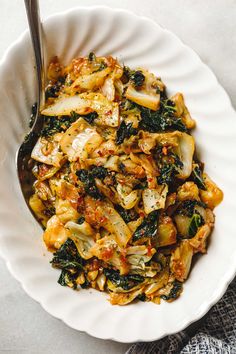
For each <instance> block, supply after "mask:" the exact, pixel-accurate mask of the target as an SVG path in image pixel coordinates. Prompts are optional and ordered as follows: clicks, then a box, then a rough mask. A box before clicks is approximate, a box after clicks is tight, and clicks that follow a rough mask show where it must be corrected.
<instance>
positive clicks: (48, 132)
mask: <svg viewBox="0 0 236 354" xmlns="http://www.w3.org/2000/svg"><path fill="white" fill-rule="evenodd" d="M42 118H44V122H45V124H44V127H43V129H42V131H41V136H43V137H45V138H48V137H50V136H52V135H54V134H56V133H60V132H63V131H65V130H66V129H68V128H69V127H70V126H71V124H72V123H74V122H75V120H76V119H77V118H76V117H75V115H73V114H71V115H70V116H61V117H56V116H53V117H49V116H42Z"/></svg>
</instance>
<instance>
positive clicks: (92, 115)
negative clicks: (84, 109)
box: [70, 111, 98, 124]
mask: <svg viewBox="0 0 236 354" xmlns="http://www.w3.org/2000/svg"><path fill="white" fill-rule="evenodd" d="M70 115H71V116H72V117H73V118H74V121H76V120H77V119H79V118H80V117H81V118H83V119H84V120H86V122H88V123H89V124H92V123H93V122H94V120H95V119H96V118H97V117H98V114H97V112H91V113H89V114H86V115H81V114H78V113H76V112H74V111H72V112H71V113H70Z"/></svg>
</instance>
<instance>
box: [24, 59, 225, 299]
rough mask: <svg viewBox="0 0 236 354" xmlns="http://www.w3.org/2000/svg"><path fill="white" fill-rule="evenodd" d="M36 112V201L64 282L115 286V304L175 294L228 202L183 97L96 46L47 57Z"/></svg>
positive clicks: (111, 293)
mask: <svg viewBox="0 0 236 354" xmlns="http://www.w3.org/2000/svg"><path fill="white" fill-rule="evenodd" d="M34 110H35V107H34ZM41 114H42V117H43V119H44V127H43V129H42V131H41V136H40V137H39V139H38V141H37V143H36V145H35V147H34V149H33V151H32V161H33V169H32V173H33V174H34V176H35V182H34V186H33V187H34V194H33V195H32V196H31V198H30V206H31V208H32V210H33V212H34V214H35V216H36V217H37V219H38V220H39V221H40V222H41V224H42V225H43V227H44V228H45V231H44V234H43V240H44V242H45V244H46V246H47V248H48V250H49V251H52V252H53V258H52V261H51V264H52V266H53V267H55V268H59V269H61V275H60V277H59V280H58V282H59V283H60V284H61V285H63V286H65V285H67V286H69V287H71V288H73V289H79V288H80V287H81V288H90V287H91V288H94V289H97V290H100V291H105V292H108V293H109V296H110V302H111V304H114V305H115V304H117V305H126V304H129V303H130V302H132V301H134V300H140V301H153V302H155V303H157V304H159V303H160V301H161V299H164V300H166V301H173V300H175V299H176V298H177V297H178V296H179V295H180V294H181V292H182V285H183V282H184V281H185V280H186V279H187V278H188V275H189V272H190V269H191V265H192V260H193V257H194V255H195V254H197V253H205V252H206V250H207V243H208V239H209V237H210V234H211V231H212V228H213V226H214V214H213V209H214V208H215V207H216V206H217V205H218V204H219V203H220V202H221V200H222V198H223V193H222V191H221V190H220V189H219V188H218V187H217V185H216V184H215V183H214V182H213V181H212V180H211V179H210V177H209V176H208V175H207V174H206V173H205V172H204V165H203V163H202V162H201V161H199V159H198V158H197V154H196V150H195V142H194V138H193V136H192V135H191V133H190V131H191V129H193V128H194V127H195V121H194V120H193V119H192V117H191V115H190V113H189V111H188V109H187V107H186V106H185V102H184V97H183V95H182V94H181V93H177V94H175V95H174V96H172V97H170V98H169V97H168V96H167V93H166V88H165V85H164V83H163V82H162V81H161V79H160V78H159V77H156V76H155V75H154V74H152V73H149V72H148V71H147V70H146V69H143V68H137V69H136V70H131V69H130V68H128V67H126V66H122V65H121V64H120V63H119V62H118V61H117V60H116V59H114V58H112V57H111V56H108V57H96V56H95V54H94V53H90V54H89V56H88V57H86V58H77V59H73V60H72V62H71V63H70V64H69V65H68V66H66V67H64V66H62V65H61V64H60V63H59V61H58V59H57V58H54V59H53V60H52V62H51V63H50V65H49V69H48V86H47V88H46V105H45V107H44V108H43V110H42V111H41Z"/></svg>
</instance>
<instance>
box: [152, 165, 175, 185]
mask: <svg viewBox="0 0 236 354" xmlns="http://www.w3.org/2000/svg"><path fill="white" fill-rule="evenodd" d="M177 173H179V171H178V170H177V169H176V166H175V165H172V164H165V165H164V166H163V167H162V168H161V169H160V176H158V177H157V182H158V184H168V185H169V184H171V183H173V181H174V178H175V176H176V174H177Z"/></svg>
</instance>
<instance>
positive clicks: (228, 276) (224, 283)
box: [0, 6, 236, 343]
mask: <svg viewBox="0 0 236 354" xmlns="http://www.w3.org/2000/svg"><path fill="white" fill-rule="evenodd" d="M78 10H87V11H92V12H93V11H97V10H104V11H110V12H120V13H123V14H127V15H129V16H132V17H135V18H136V19H137V20H140V19H142V20H145V21H148V22H149V23H150V22H151V23H152V24H153V25H155V26H156V27H157V28H159V29H160V28H161V30H162V31H165V32H166V33H168V35H170V36H172V37H173V38H174V39H175V40H176V41H178V44H179V45H180V46H182V47H183V48H185V49H187V50H190V51H191V52H192V53H194V56H195V57H196V59H198V60H199V64H200V65H201V66H204V67H205V68H206V69H207V71H208V73H209V74H211V76H212V78H214V80H215V84H216V85H217V86H218V87H217V89H218V90H221V91H222V93H223V94H224V96H225V97H224V98H225V99H227V100H228V105H229V107H228V108H229V109H230V110H231V113H232V114H234V115H235V118H236V113H235V111H234V109H233V106H232V104H231V101H230V98H229V96H228V94H227V93H226V91H225V89H224V88H223V87H222V86H221V85H220V84H219V82H218V80H217V78H216V76H215V74H214V73H213V72H212V70H211V69H210V68H209V67H208V66H207V65H206V64H205V63H203V62H202V60H201V59H200V57H199V56H198V54H197V53H196V52H195V51H194V50H193V49H192V48H190V47H189V46H187V45H185V44H184V43H183V42H182V40H180V39H179V37H177V36H176V35H175V34H174V33H172V32H171V31H169V30H167V29H165V28H163V27H162V26H160V25H159V24H158V23H157V22H155V21H154V20H152V19H150V18H148V17H145V16H139V15H137V14H135V13H133V12H131V11H129V10H125V9H121V8H110V7H107V6H77V7H73V8H70V9H68V10H66V11H60V12H57V13H55V14H53V15H50V16H48V17H46V18H45V20H44V23H45V22H49V21H51V20H57V18H58V17H61V16H62V17H63V16H67V15H70V14H71V13H73V12H74V11H78ZM28 36H29V31H28V30H25V31H24V32H23V33H22V34H21V35H20V36H19V37H18V39H17V40H15V41H14V42H13V43H12V44H11V45H10V46H9V47H8V48H7V50H6V51H5V53H4V55H3V56H2V58H1V60H0V73H1V72H2V71H3V70H4V65H5V63H6V62H7V60H8V57H9V56H11V54H12V52H13V50H14V49H15V48H16V47H17V46H19V47H20V46H21V45H22V44H24V43H25V42H26V41H27V39H28V38H27V37H28ZM0 238H1V235H0ZM235 254H236V252H235ZM0 255H1V257H2V258H3V259H4V260H5V262H6V265H7V268H8V270H9V272H10V273H11V274H12V275H13V277H14V278H15V279H17V280H18V281H19V282H20V284H21V286H22V288H23V289H24V291H25V292H26V293H27V294H28V295H29V296H30V297H32V298H33V299H34V300H36V301H37V302H39V303H40V304H41V306H42V307H43V308H44V309H45V311H47V312H48V313H50V314H51V315H52V316H54V317H56V318H58V319H60V320H62V321H63V322H64V323H66V324H67V325H68V326H69V327H71V328H74V329H77V330H78V328H77V327H76V326H74V325H73V324H71V323H70V321H69V320H66V319H64V318H63V316H59V315H58V314H57V313H56V312H57V311H53V310H51V309H50V307H47V305H46V304H45V303H44V301H43V300H42V299H41V298H40V296H38V297H37V296H36V295H35V293H32V292H31V290H30V289H29V288H28V287H27V284H24V279H21V277H20V276H19V274H16V272H15V271H14V269H13V268H12V262H11V260H8V257H7V255H6V254H5V253H4V251H2V250H1V248H0ZM235 273H236V257H235V261H234V263H232V264H231V265H230V266H229V267H228V270H227V272H225V274H224V278H222V279H221V281H219V283H218V287H217V288H216V289H215V291H213V293H212V296H211V298H210V299H207V300H206V301H205V303H203V304H202V305H201V307H200V309H199V311H198V312H196V313H195V314H194V315H193V316H192V318H191V319H189V318H187V319H185V321H182V323H180V324H178V325H176V329H175V330H174V331H167V332H165V333H161V335H158V334H157V335H156V336H154V337H148V338H147V337H145V338H142V337H139V338H133V337H132V338H131V339H122V338H119V336H117V337H116V336H114V337H110V336H106V335H105V334H103V335H98V334H97V333H96V330H95V331H93V330H92V329H79V330H80V331H82V332H86V333H88V334H90V335H92V336H94V337H96V338H100V339H111V340H115V341H120V342H123V343H132V342H133V341H153V340H157V339H160V338H163V337H165V336H167V335H171V334H174V333H177V332H179V331H181V330H183V329H185V328H186V327H187V326H189V325H190V324H192V323H194V322H196V321H198V320H199V319H200V318H202V317H203V316H204V315H205V314H206V313H207V312H208V311H209V309H210V308H211V307H212V306H213V305H214V304H215V303H216V302H217V301H218V300H219V299H220V298H221V297H222V296H223V294H224V293H225V291H226V290H227V287H228V285H229V284H230V282H231V281H232V280H233V278H234V276H235Z"/></svg>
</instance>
